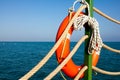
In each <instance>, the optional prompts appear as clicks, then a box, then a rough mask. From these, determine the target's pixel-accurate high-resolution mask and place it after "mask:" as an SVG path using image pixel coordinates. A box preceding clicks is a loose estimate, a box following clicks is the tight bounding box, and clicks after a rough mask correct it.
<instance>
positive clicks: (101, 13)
mask: <svg viewBox="0 0 120 80" xmlns="http://www.w3.org/2000/svg"><path fill="white" fill-rule="evenodd" d="M93 10H94V11H95V12H97V13H98V14H100V15H101V16H103V17H105V18H107V19H108V20H110V21H112V22H115V23H117V24H120V21H118V20H115V19H113V18H111V17H110V16H108V15H106V14H105V13H103V12H101V11H100V10H98V9H97V8H95V7H93Z"/></svg>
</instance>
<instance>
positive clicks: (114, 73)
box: [92, 66, 120, 76]
mask: <svg viewBox="0 0 120 80" xmlns="http://www.w3.org/2000/svg"><path fill="white" fill-rule="evenodd" d="M92 69H93V70H95V71H97V72H99V73H102V74H107V75H113V76H116V75H120V72H109V71H105V70H102V69H99V68H97V67H95V66H92Z"/></svg>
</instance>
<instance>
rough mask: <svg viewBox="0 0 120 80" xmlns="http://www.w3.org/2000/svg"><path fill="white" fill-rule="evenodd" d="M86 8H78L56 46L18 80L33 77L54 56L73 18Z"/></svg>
mask: <svg viewBox="0 0 120 80" xmlns="http://www.w3.org/2000/svg"><path fill="white" fill-rule="evenodd" d="M86 7H87V6H86V5H82V6H80V8H79V9H78V11H77V12H76V13H75V15H74V16H73V18H72V19H71V21H70V22H69V24H68V26H67V27H66V29H65V31H64V32H63V34H62V35H61V37H60V38H59V40H58V41H57V42H56V44H55V45H54V46H53V48H52V49H51V50H50V51H49V53H48V54H47V55H46V56H45V57H44V58H43V59H42V60H41V61H40V62H39V63H38V64H37V65H36V66H35V67H33V68H32V69H31V70H30V71H29V72H28V73H27V74H25V75H24V76H23V77H22V78H20V79H19V80H28V79H29V78H30V77H31V76H32V75H34V74H35V73H36V72H37V71H38V70H39V69H40V68H41V67H42V66H43V65H44V64H45V63H46V62H47V61H48V60H49V58H50V57H51V56H52V55H53V54H54V52H55V50H56V49H57V48H58V46H59V45H60V43H61V41H62V40H63V39H64V37H65V36H66V34H67V32H68V30H69V29H70V27H71V25H72V24H73V22H74V20H75V18H76V17H77V16H78V15H79V13H80V12H81V11H82V10H84V9H85V8H86Z"/></svg>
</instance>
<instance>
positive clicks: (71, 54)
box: [44, 35, 88, 80]
mask: <svg viewBox="0 0 120 80" xmlns="http://www.w3.org/2000/svg"><path fill="white" fill-rule="evenodd" d="M87 38H88V35H85V36H83V37H82V38H81V39H80V40H79V41H78V43H77V44H76V45H75V47H74V48H73V50H72V51H71V52H70V54H69V55H68V56H67V57H66V58H65V59H64V61H63V62H62V63H61V64H60V65H59V66H58V67H57V68H56V69H55V70H54V71H52V72H51V73H50V74H49V75H48V76H47V77H46V78H45V79H44V80H50V79H51V78H52V77H54V76H55V75H56V74H57V73H58V72H59V71H60V70H61V69H62V68H63V67H64V65H65V64H66V63H67V62H68V61H69V60H70V59H71V57H72V56H73V55H74V54H75V52H76V51H77V49H78V48H79V46H80V45H81V44H82V42H83V41H84V40H85V39H87Z"/></svg>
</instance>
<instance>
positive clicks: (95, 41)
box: [74, 15, 102, 54]
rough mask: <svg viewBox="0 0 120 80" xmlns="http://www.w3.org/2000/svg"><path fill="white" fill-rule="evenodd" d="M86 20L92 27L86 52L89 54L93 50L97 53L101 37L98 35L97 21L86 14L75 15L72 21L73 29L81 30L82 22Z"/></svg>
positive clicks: (98, 52)
mask: <svg viewBox="0 0 120 80" xmlns="http://www.w3.org/2000/svg"><path fill="white" fill-rule="evenodd" d="M87 22H88V25H89V26H90V28H91V29H92V35H91V38H90V43H89V46H88V53H89V54H91V53H92V51H93V50H95V51H96V52H97V54H100V51H101V48H102V39H101V37H100V32H99V23H98V22H97V20H96V19H95V18H92V17H90V16H86V15H81V16H79V17H77V18H76V19H75V21H74V29H75V30H81V29H82V28H83V26H84V24H85V23H87Z"/></svg>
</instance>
